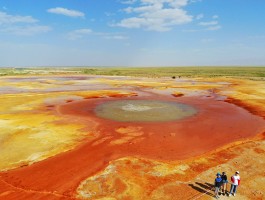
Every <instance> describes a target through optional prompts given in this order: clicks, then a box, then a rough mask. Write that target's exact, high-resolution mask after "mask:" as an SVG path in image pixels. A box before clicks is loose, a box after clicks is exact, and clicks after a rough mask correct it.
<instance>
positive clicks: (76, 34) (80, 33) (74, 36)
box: [67, 29, 129, 40]
mask: <svg viewBox="0 0 265 200" xmlns="http://www.w3.org/2000/svg"><path fill="white" fill-rule="evenodd" d="M88 35H94V36H97V37H101V38H103V39H108V40H127V39H129V38H128V37H127V36H125V35H124V34H122V33H104V32H94V31H92V30H91V29H77V30H73V31H71V32H69V33H68V34H67V39H69V40H78V39H82V38H84V37H85V36H88Z"/></svg>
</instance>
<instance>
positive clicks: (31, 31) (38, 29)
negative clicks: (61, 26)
mask: <svg viewBox="0 0 265 200" xmlns="http://www.w3.org/2000/svg"><path fill="white" fill-rule="evenodd" d="M51 30H52V29H51V27H49V26H40V25H28V26H10V27H6V28H3V29H1V30H0V32H2V33H8V34H12V35H21V36H32V35H36V34H40V33H46V32H49V31H51Z"/></svg>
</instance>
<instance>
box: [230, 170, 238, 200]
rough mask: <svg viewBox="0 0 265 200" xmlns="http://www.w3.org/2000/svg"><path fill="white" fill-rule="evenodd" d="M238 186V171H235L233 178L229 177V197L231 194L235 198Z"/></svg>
mask: <svg viewBox="0 0 265 200" xmlns="http://www.w3.org/2000/svg"><path fill="white" fill-rule="evenodd" d="M239 185H240V176H239V171H236V173H235V175H234V176H231V188H230V193H229V196H231V195H232V194H233V195H234V196H235V195H236V191H237V187H238V186H239Z"/></svg>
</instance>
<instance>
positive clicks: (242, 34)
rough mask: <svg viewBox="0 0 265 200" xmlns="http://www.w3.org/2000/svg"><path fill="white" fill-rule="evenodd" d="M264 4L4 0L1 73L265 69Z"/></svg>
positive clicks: (242, 0) (234, 0) (0, 8)
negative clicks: (58, 68) (75, 69)
mask: <svg viewBox="0 0 265 200" xmlns="http://www.w3.org/2000/svg"><path fill="white" fill-rule="evenodd" d="M264 10H265V1H264V0H64V1H63V0H42V1H34V0H1V1H0V66H1V67H7V66H21V67H22V66H194V65H195V66H202V65H212V66H221V65H253V66H254V65H265V56H264V55H265V12H264Z"/></svg>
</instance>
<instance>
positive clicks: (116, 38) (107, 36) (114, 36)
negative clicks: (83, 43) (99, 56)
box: [103, 35, 129, 40]
mask: <svg viewBox="0 0 265 200" xmlns="http://www.w3.org/2000/svg"><path fill="white" fill-rule="evenodd" d="M103 38H104V39H108V40H127V39H129V38H128V37H127V36H124V35H106V36H104V37H103Z"/></svg>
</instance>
